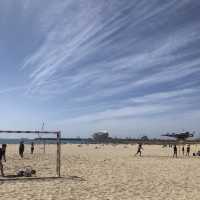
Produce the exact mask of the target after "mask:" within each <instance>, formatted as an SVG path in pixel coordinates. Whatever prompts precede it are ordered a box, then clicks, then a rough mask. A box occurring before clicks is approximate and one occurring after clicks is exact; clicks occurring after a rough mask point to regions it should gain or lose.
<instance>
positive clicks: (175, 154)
mask: <svg viewBox="0 0 200 200" xmlns="http://www.w3.org/2000/svg"><path fill="white" fill-rule="evenodd" d="M173 157H176V158H177V147H176V145H174V154H173Z"/></svg>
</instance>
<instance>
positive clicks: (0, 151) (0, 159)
mask: <svg viewBox="0 0 200 200" xmlns="http://www.w3.org/2000/svg"><path fill="white" fill-rule="evenodd" d="M2 158H3V152H2V148H0V171H1V176H4V172H3V163H2Z"/></svg>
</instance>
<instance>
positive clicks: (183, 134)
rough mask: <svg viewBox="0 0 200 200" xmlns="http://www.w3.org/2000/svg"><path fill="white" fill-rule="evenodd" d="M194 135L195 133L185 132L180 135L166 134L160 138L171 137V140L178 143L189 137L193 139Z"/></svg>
mask: <svg viewBox="0 0 200 200" xmlns="http://www.w3.org/2000/svg"><path fill="white" fill-rule="evenodd" d="M194 134H195V132H192V133H190V132H189V131H186V132H181V133H166V134H163V135H161V136H167V137H173V138H176V139H177V140H179V141H180V140H182V141H185V140H186V139H188V138H189V137H193V136H194Z"/></svg>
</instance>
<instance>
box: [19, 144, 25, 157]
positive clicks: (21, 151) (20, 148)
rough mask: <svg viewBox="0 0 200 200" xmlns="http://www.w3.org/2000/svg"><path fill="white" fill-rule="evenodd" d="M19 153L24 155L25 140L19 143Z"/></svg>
mask: <svg viewBox="0 0 200 200" xmlns="http://www.w3.org/2000/svg"><path fill="white" fill-rule="evenodd" d="M19 155H20V157H21V158H23V157H24V142H23V141H21V142H20V145H19Z"/></svg>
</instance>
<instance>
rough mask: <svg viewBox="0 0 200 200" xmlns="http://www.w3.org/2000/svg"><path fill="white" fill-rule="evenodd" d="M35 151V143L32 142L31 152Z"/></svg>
mask: <svg viewBox="0 0 200 200" xmlns="http://www.w3.org/2000/svg"><path fill="white" fill-rule="evenodd" d="M33 151H34V143H33V142H32V143H31V154H33Z"/></svg>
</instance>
